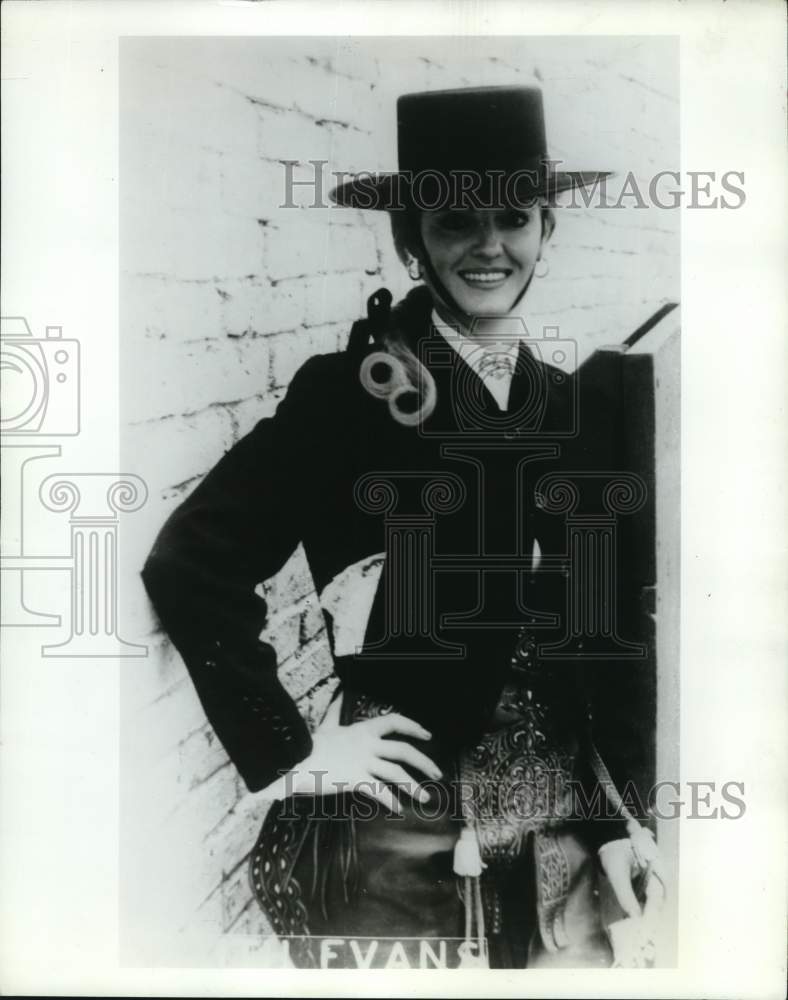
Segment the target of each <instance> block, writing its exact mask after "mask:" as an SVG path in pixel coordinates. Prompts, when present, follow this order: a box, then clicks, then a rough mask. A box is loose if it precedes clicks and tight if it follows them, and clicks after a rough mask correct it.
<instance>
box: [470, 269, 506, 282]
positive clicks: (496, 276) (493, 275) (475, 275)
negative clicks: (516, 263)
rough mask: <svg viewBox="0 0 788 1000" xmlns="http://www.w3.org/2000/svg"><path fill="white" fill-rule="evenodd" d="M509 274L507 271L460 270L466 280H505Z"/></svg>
mask: <svg viewBox="0 0 788 1000" xmlns="http://www.w3.org/2000/svg"><path fill="white" fill-rule="evenodd" d="M508 276H509V275H508V272H507V271H460V277H461V278H464V279H465V280H466V281H479V282H487V283H491V282H493V281H503V279H504V278H507V277H508Z"/></svg>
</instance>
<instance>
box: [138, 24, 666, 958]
mask: <svg viewBox="0 0 788 1000" xmlns="http://www.w3.org/2000/svg"><path fill="white" fill-rule="evenodd" d="M669 46H670V42H669V41H666V40H659V39H657V40H634V41H633V40H630V39H625V38H622V39H596V40H594V39H592V38H586V39H578V40H573V39H568V40H562V39H554V40H550V39H522V40H518V39H470V40H469V39H462V38H459V39H454V40H451V39H439V40H435V39H418V38H412V39H367V40H364V39H361V38H356V39H348V38H341V39H330V38H329V39H319V38H304V39H286V38H285V39H268V40H265V39H262V38H260V39H241V38H235V39H234V38H226V39H212V38H192V39H166V38H162V39H155V38H148V39H127V40H124V41H123V42H122V45H121V67H122V69H121V85H120V106H121V171H122V174H121V216H120V218H121V267H122V279H121V333H122V337H121V340H122V348H123V352H124V353H123V359H122V366H123V367H122V371H123V376H122V379H121V382H122V389H123V399H122V417H123V428H122V435H123V438H122V440H123V463H122V464H123V467H124V468H127V469H128V471H130V472H136V473H137V474H139V475H142V476H143V477H144V478H145V480H146V481H147V483H148V485H149V488H150V496H151V499H150V501H149V503H148V505H147V507H146V508H145V509H144V511H143V512H141V514H140V515H138V517H137V518H135V521H136V527H137V528H138V529H140V528H141V530H138V531H137V533H136V534H135V536H134V537H133V538H125V539H124V565H125V569H126V570H127V573H126V576H127V577H128V580H129V583H128V586H127V591H128V592H129V600H128V604H129V608H130V613H131V615H132V620H133V622H134V623H135V624H136V627H137V631H138V633H139V635H140V636H144V637H145V638H144V641H146V642H148V644H149V645H150V655H149V657H148V659H147V660H145V661H140V663H137V664H135V665H134V666H129V667H128V669H125V670H124V681H123V686H124V690H123V703H122V718H123V747H122V762H121V763H122V775H123V786H122V787H123V793H122V810H123V820H124V822H123V829H124V842H123V845H122V854H123V857H122V881H123V886H122V890H123V893H124V897H123V899H124V901H123V910H122V912H123V915H124V919H123V928H124V931H123V942H122V945H123V952H124V960H125V961H128V962H131V963H136V962H145V963H148V964H170V965H174V964H177V963H178V962H182V963H185V964H187V963H190V962H204V961H205V956H206V955H207V954H212V953H214V954H218V953H219V951H220V950H221V949H219V945H220V942H221V940H222V937H223V935H227V934H231V933H233V932H235V933H237V934H247V935H248V934H251V935H259V934H260V933H262V932H263V931H264V930H265V926H266V925H265V921H264V919H263V917H262V915H261V914H260V913H259V911H258V910H257V908H256V906H255V904H254V903H253V902H252V900H251V898H250V894H249V890H248V885H247V881H246V865H245V858H246V856H247V855H248V852H249V850H250V849H251V847H252V845H253V843H254V839H255V836H256V834H257V831H258V829H259V825H260V823H261V822H262V818H263V813H264V806H263V804H262V803H260V802H259V801H258V800H256V799H255V797H253V796H249V795H247V794H246V793H245V791H244V789H243V787H242V784H241V782H240V780H239V778H238V776H237V775H236V774H235V773H234V770H233V768H232V766H230V765H229V764H228V763H227V760H226V757H225V755H224V752H223V751H222V749H221V747H219V746H218V744H217V741H216V740H215V738H214V737H213V734H212V732H211V730H210V727H209V726H207V724H206V723H205V718H204V715H203V713H202V710H201V708H200V705H199V702H198V700H197V698H196V696H195V694H194V692H193V690H192V688H191V686H190V683H189V681H188V679H187V677H186V673H185V669H184V668H183V665H182V664H181V663H180V660H179V658H178V657H177V655H176V654H174V652H173V651H172V649H171V647H170V646H169V644H168V642H167V641H166V638H165V637H163V636H161V635H159V634H158V633H157V631H156V623H155V621H154V620H153V618H152V616H151V613H150V609H149V608H148V606H147V602H146V600H145V597H144V594H143V592H142V588H141V585H140V584H139V582H138V579H137V575H136V574H137V572H138V570H139V568H140V567H141V565H142V562H143V561H144V558H145V555H146V553H147V551H148V549H149V547H150V544H151V542H152V540H153V537H154V536H155V533H156V531H157V530H158V528H159V527H160V525H161V523H162V521H163V520H164V518H165V517H166V515H167V514H168V513H169V512H170V511H171V510H172V509H173V508H174V506H175V505H176V504H177V503H179V502H180V500H181V499H182V498H183V497H184V496H186V495H187V494H188V492H189V491H190V490H191V489H193V487H194V485H195V484H196V483H197V482H198V481H199V479H200V478H201V477H202V476H203V475H204V474H205V472H206V471H207V470H208V469H209V468H210V467H211V466H212V465H213V464H214V463H215V462H216V460H217V459H218V458H219V457H220V456H221V455H222V454H223V452H224V451H226V450H227V449H228V448H229V447H230V446H231V445H232V443H233V442H234V441H236V440H238V438H239V436H241V435H242V434H245V433H246V432H248V431H249V430H250V429H251V427H252V426H253V425H254V424H255V423H256V421H257V420H259V419H261V418H262V417H264V416H268V415H270V414H271V413H272V412H273V409H274V407H275V405H276V402H277V401H278V400H279V399H280V398H281V396H282V393H283V391H284V389H285V387H286V386H287V384H288V383H289V381H290V379H291V378H292V375H293V373H294V372H295V371H296V369H297V368H298V367H299V366H300V365H301V364H302V363H303V361H304V360H305V359H306V358H307V357H309V356H310V355H311V354H314V353H317V352H326V351H334V350H337V349H339V348H341V347H342V346H343V345H344V343H345V342H346V338H347V334H348V332H349V329H350V324H351V322H352V320H353V319H355V318H357V317H358V316H360V315H362V314H363V312H364V303H365V300H366V298H367V296H368V295H370V294H371V293H372V292H373V291H375V290H376V289H377V288H379V287H380V286H381V285H383V284H386V285H387V286H388V287H389V288H390V289H391V290H392V292H393V293H394V295H395V297H400V296H401V295H402V294H403V293H404V292H405V291H407V289H408V288H409V287H410V282H409V281H408V279H407V277H406V276H405V274H404V272H403V271H402V269H401V267H400V265H399V263H398V262H397V260H396V257H395V255H394V252H393V249H392V247H391V241H390V236H389V231H388V220H387V218H386V217H385V216H382V217H381V216H378V215H377V214H376V213H371V212H368V213H364V212H355V211H349V210H328V209H325V210H287V209H281V208H279V207H278V206H279V205H280V203H281V202H282V200H283V192H284V178H283V171H282V168H281V166H280V164H279V163H278V162H277V161H279V160H281V159H294V160H299V161H302V162H305V161H307V160H311V159H325V160H327V161H328V162H329V169H336V170H359V169H370V170H375V169H391V168H392V167H393V166H394V162H395V156H396V138H395V112H394V101H395V99H396V96H397V94H399V93H402V92H406V91H408V90H419V89H424V88H438V87H450V86H458V85H463V84H471V83H474V84H476V83H478V84H492V83H511V82H517V81H524V82H533V79H534V75H533V74H534V70H538V74H539V76H540V78H541V79H542V80H543V83H544V87H545V100H546V108H547V122H548V138H549V139H550V140H551V147H552V151H553V153H554V154H555V155H556V156H561V157H564V158H565V159H566V161H567V166H569V167H574V168H608V169H616V170H619V171H624V172H626V171H627V170H630V169H631V170H632V171H633V172H634V173H635V174H636V175H637V176H638V177H639V178H643V177H646V178H647V177H648V176H649V175H650V174H651V173H652V172H653V171H655V170H658V169H675V168H676V167H677V160H678V106H677V101H676V94H677V79H676V77H675V73H676V70H677V63H676V60H675V56H674V53H673V52H672V50H671V49H670V48H669ZM570 153H571V157H570ZM677 230H678V215H677V213H670V212H665V211H659V210H658V209H654V208H649V209H645V210H628V211H610V212H591V211H580V210H577V211H571V212H566V213H559V220H558V228H557V230H556V233H555V236H554V239H553V241H552V245H551V247H550V250H549V253H548V256H549V261H550V273H549V275H548V277H547V278H545V279H543V280H542V281H539V282H535V283H534V286H533V288H532V290H531V292H529V303H530V309H529V315H530V317H531V320H532V323H533V325H535V326H536V327H537V328H538V326H539V325H540V324H542V323H549V324H554V323H558V324H559V325H560V327H561V334H562V336H563V337H572V338H575V339H576V340H577V341H578V345H579V350H580V354H581V356H585V355H587V354H588V353H589V352H590V351H591V350H592V349H593V348H594V347H596V346H599V345H600V344H603V343H610V342H615V341H619V340H621V339H623V338H624V337H625V336H626V335H627V334H628V333H629V332H631V330H632V329H634V327H635V326H637V325H638V324H639V323H640V322H642V321H643V320H644V319H645V318H647V317H648V315H650V313H651V312H653V311H654V309H656V308H657V306H658V305H659V304H660V303H661V302H662V301H664V300H665V299H666V298H674V297H676V296H677V295H678V259H677V250H678V241H677ZM264 592H265V594H266V597H267V599H268V601H269V606H270V622H269V627H268V636H269V638H270V640H271V641H272V642H273V643H274V644H275V646H276V647H277V649H278V651H279V656H280V664H281V672H282V677H283V680H284V683H285V684H286V685H287V687H288V689H289V690H290V691H291V692H292V694H293V696H294V697H296V698H297V699H298V704H299V706H300V708H301V710H302V712H303V713H304V715H305V717H306V718H307V719H308V721H309V722H310V724H311V725H314V724H315V723H316V722H317V721H318V720H319V718H320V716H321V714H322V712H323V711H324V710H325V707H326V704H327V701H328V698H329V696H330V692H331V688H332V682H331V681H330V680H328V679H327V678H328V677H329V671H330V656H329V653H328V649H327V646H326V642H325V635H324V632H323V629H322V619H321V617H320V614H319V611H318V608H317V602H316V599H315V596H314V594H313V592H312V587H311V583H310V581H309V579H308V576H307V573H306V570H305V564H304V560H303V553H302V552H301V551H300V550H299V551H298V552H296V553H295V554H294V556H293V558H292V559H291V560H290V562H289V563H288V565H287V566H286V567H285V569H284V570H283V571H282V572H281V573H280V574H279V576H278V577H277V578H276V579H275V580H273V581H269V582H268V583H267V584H266V585H265V587H264ZM130 662H131V661H130Z"/></svg>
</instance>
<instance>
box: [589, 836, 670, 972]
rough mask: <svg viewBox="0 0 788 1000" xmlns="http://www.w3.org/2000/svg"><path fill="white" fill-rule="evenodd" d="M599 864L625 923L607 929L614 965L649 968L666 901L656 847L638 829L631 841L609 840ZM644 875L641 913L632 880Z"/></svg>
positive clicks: (650, 837) (603, 846) (615, 923)
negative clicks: (623, 915)
mask: <svg viewBox="0 0 788 1000" xmlns="http://www.w3.org/2000/svg"><path fill="white" fill-rule="evenodd" d="M599 860H600V862H601V864H602V868H603V869H604V872H605V875H606V876H607V879H608V882H609V883H610V886H611V888H612V890H613V893H614V895H615V897H616V901H617V902H618V905H619V906H620V907H621V909H622V910H623V911H624V912H625V913H626V915H627V918H628V919H623V920H616V921H614V922H613V923H611V924H610V925H609V926H608V928H607V929H608V933H609V934H610V941H611V944H612V946H613V964H614V966H615V967H619V968H646V967H650V966H651V965H652V964H653V962H654V958H655V954H656V943H655V942H656V940H657V938H658V936H659V933H658V932H659V916H660V911H661V910H662V904H663V902H664V899H665V880H664V874H663V871H662V863H661V858H660V855H659V851H658V850H657V845H656V844H655V843H654V839H653V837H652V836H651V833H650V832H649V831H648V830H646V829H644V828H641V830H640V832H639V833H638V835H637V837H636V838H635V840H634V841H633V839H632V838H631V837H627V838H625V839H622V840H612V841H609V842H608V843H607V844H603V845H602V847H601V848H600V849H599ZM641 875H645V879H646V882H645V890H644V891H645V905H644V906H643V908H642V909H641V906H640V903H639V902H638V899H637V897H636V896H635V892H634V890H633V887H632V880H633V879H634V878H637V877H639V876H641Z"/></svg>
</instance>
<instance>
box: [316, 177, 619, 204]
mask: <svg viewBox="0 0 788 1000" xmlns="http://www.w3.org/2000/svg"><path fill="white" fill-rule="evenodd" d="M612 176H613V171H612V170H576V171H565V170H564V171H562V170H557V171H553V172H551V173H549V174H548V175H546V176H545V175H542V177H541V178H540V179H539V180H538V181H537V182H536V183H533V182H529V180H528V178H527V177H525V176H520V177H519V178H518V184H517V188H516V195H515V197H514V198H513V197H511V195H510V196H509V197H504V198H501V197H500V195H501V194H502V193H503V192H505V191H506V190H507V185H506V180H505V179H503V180H502V181H500V180H499V181H497V184H496V196H495V197H493V196H492V194H491V192H490V190H489V188H487V189H485V190H477V191H476V192H475V194H474V192H469V191H468V190H467V189H465V190H464V191H462V192H461V193H460V194H456V193H455V195H454V196H452V194H451V185H448V186H447V189H448V192H449V193H448V196H447V197H445V198H443V199H440V198H433V199H429V200H428V199H427V198H425V199H424V200H423V201H422V202H420V201H419V199H418V197H417V195H416V192H415V191H414V190H413V185H412V184H411V178H410V175H408V174H405V173H387V174H360V175H358V176H357V177H354V178H352V179H351V180H349V181H346V182H345V183H344V184H339V185H338V186H337V187H335V188H334V189H333V190H332V191H330V192H329V195H328V196H329V198H330V199H331V201H333V202H334V204H336V205H337V206H339V207H340V208H361V209H369V210H371V211H378V212H392V211H402V210H404V209H407V208H419V209H422V210H432V211H434V210H436V209H447V208H470V207H476V208H480V207H481V208H484V207H489V208H494V207H499V206H500V205H502V204H506V205H512V204H513V203H516V204H520V205H524V204H525V203H526V202H527V201H528V200H536V199H545V198H546V199H548V201H551V200H552V199H553V198H554V196H555V195H558V194H561V193H563V192H565V191H571V190H573V189H575V188H588V187H594V186H596V185H597V184H599V183H601V182H602V181H604V180H605V178H607V177H612Z"/></svg>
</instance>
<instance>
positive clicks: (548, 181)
mask: <svg viewBox="0 0 788 1000" xmlns="http://www.w3.org/2000/svg"><path fill="white" fill-rule="evenodd" d="M397 143H398V159H399V169H398V170H397V171H395V172H392V173H385V174H373V173H366V174H357V175H356V176H354V177H353V178H352V180H350V181H347V182H345V183H344V184H340V185H339V186H338V187H336V188H334V190H333V191H331V192H330V195H329V197H330V198H331V199H332V201H334V202H335V203H336V204H337V205H341V206H345V207H348V208H369V209H376V210H388V211H391V210H396V209H402V208H409V207H417V208H422V209H438V208H458V207H462V208H468V207H476V208H484V207H495V206H497V205H500V204H510V205H511V204H515V205H518V204H528V203H533V201H534V200H535V199H540V198H542V199H544V198H547V199H548V200H549V199H551V198H552V197H553V196H555V195H557V194H559V193H560V192H562V191H568V190H570V189H571V188H575V187H585V186H589V185H594V184H596V183H598V182H599V181H601V180H602V179H603V178H605V177H609V176H610V171H586V170H583V171H562V170H558V169H556V167H557V163H556V161H552V160H551V159H550V157H549V154H548V150H547V138H546V134H545V122H544V107H543V102H542V91H541V89H540V88H539V87H465V88H462V89H459V90H432V91H426V92H424V93H418V94H404V95H403V96H402V97H400V98H398V100H397Z"/></svg>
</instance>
